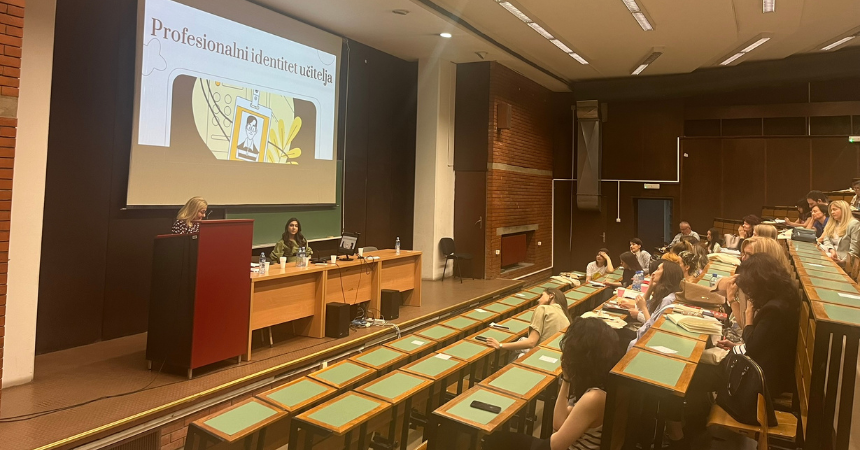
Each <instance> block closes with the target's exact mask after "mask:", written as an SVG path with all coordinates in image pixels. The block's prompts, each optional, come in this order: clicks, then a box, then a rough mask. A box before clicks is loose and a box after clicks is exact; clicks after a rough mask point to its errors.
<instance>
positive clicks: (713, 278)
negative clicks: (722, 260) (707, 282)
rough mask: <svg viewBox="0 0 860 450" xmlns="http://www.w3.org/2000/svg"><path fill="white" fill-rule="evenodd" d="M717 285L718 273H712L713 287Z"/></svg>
mask: <svg viewBox="0 0 860 450" xmlns="http://www.w3.org/2000/svg"><path fill="white" fill-rule="evenodd" d="M715 287H717V274H715V273H714V274H711V289H713V288H715Z"/></svg>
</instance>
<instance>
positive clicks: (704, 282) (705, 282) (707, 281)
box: [696, 277, 711, 287]
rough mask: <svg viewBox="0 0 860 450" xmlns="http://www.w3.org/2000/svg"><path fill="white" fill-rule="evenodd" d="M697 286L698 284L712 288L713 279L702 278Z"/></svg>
mask: <svg viewBox="0 0 860 450" xmlns="http://www.w3.org/2000/svg"><path fill="white" fill-rule="evenodd" d="M696 284H698V285H699V286H708V287H710V286H711V279H710V278H708V277H705V278H702V279H701V280H699V281H697V282H696Z"/></svg>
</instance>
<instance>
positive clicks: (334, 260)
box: [331, 255, 337, 264]
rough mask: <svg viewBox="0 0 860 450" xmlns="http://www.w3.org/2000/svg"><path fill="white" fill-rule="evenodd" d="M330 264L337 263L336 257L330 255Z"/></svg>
mask: <svg viewBox="0 0 860 450" xmlns="http://www.w3.org/2000/svg"><path fill="white" fill-rule="evenodd" d="M331 263H332V264H335V263H337V255H331Z"/></svg>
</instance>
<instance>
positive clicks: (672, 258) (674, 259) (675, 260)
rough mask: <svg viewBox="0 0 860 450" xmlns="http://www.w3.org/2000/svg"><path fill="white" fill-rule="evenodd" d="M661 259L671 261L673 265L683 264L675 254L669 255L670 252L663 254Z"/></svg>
mask: <svg viewBox="0 0 860 450" xmlns="http://www.w3.org/2000/svg"><path fill="white" fill-rule="evenodd" d="M661 259H665V260H666V261H672V262H673V263H675V264H677V265H679V266H680V265H681V263H683V262H684V261H683V260H682V259H681V257H680V256H678V255H677V254H675V253H671V252H670V253H666V254H664V255H663V257H662V258H661Z"/></svg>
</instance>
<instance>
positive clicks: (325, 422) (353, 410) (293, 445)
mask: <svg viewBox="0 0 860 450" xmlns="http://www.w3.org/2000/svg"><path fill="white" fill-rule="evenodd" d="M389 408H391V405H390V404H389V403H388V402H384V401H382V400H377V399H375V398H372V397H368V396H366V395H361V394H358V393H355V392H346V393H344V394H343V395H341V396H339V397H337V398H335V399H333V400H330V401H328V402H326V403H323V404H322V405H319V406H317V407H316V408H313V409H311V410H309V411H307V412H304V413H302V414H300V415H298V416H296V417H295V418H294V419H293V420H292V423H291V424H290V441H289V447H288V448H289V449H290V450H295V449H298V448H299V429H303V430H304V432H305V440H304V447H303V448H304V449H305V450H309V449H310V448H312V447H313V445H314V441H313V438H314V435H315V434H317V435H323V436H325V435H328V434H334V435H335V436H338V437H340V436H343V438H344V442H345V445H344V447H346V448H349V447H350V444H351V441H352V432H353V430H355V428H359V432H358V448H360V449H363V448H365V439H366V436H367V422H369V421H370V419H372V418H374V417H376V416H378V415H379V414H382V413H383V412H385V411H386V410H388V409H389Z"/></svg>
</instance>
